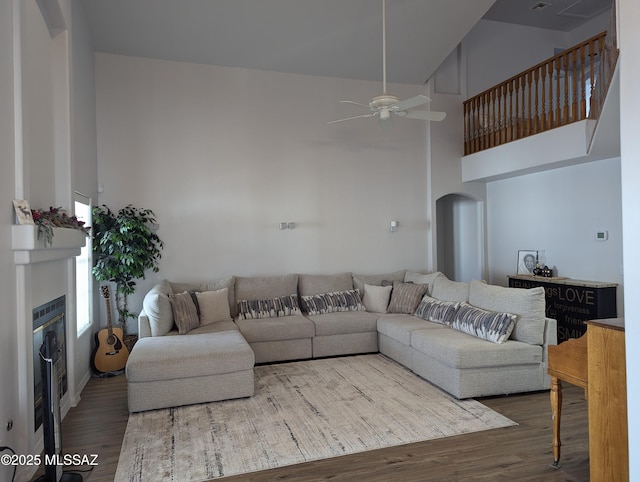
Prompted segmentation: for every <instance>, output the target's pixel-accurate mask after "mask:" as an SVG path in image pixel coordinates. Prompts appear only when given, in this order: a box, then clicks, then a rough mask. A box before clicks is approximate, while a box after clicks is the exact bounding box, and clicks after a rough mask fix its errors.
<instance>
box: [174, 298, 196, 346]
mask: <svg viewBox="0 0 640 482" xmlns="http://www.w3.org/2000/svg"><path fill="white" fill-rule="evenodd" d="M169 301H170V302H171V309H172V310H173V319H174V321H175V323H176V326H177V327H178V333H179V334H181V335H186V334H187V333H189V332H190V331H191V330H193V329H194V328H198V327H199V326H200V319H199V318H198V311H197V310H196V305H194V304H193V299H192V298H191V295H190V294H189V292H187V291H185V292H183V293H178V294H170V295H169Z"/></svg>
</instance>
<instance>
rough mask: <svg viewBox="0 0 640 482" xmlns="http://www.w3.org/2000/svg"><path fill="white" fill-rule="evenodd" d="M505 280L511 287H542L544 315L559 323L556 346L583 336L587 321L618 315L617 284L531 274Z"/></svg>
mask: <svg viewBox="0 0 640 482" xmlns="http://www.w3.org/2000/svg"><path fill="white" fill-rule="evenodd" d="M508 278H509V287H511V288H535V287H537V286H542V287H543V288H544V292H545V301H546V315H547V317H548V318H553V319H555V320H556V321H557V322H558V343H562V342H563V341H566V340H568V339H570V338H580V337H581V336H582V335H584V334H585V332H586V330H587V328H586V325H585V323H584V322H585V321H587V320H594V319H603V318H615V317H616V316H618V314H617V308H616V288H617V286H618V285H617V284H616V283H603V282H599V281H584V280H575V279H570V278H544V277H541V276H531V275H511V276H508Z"/></svg>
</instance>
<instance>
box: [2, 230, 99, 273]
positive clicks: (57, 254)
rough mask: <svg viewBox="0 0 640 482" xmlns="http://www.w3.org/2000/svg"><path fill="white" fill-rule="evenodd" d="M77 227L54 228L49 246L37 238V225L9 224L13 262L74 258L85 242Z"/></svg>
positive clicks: (29, 262) (38, 261) (28, 262)
mask: <svg viewBox="0 0 640 482" xmlns="http://www.w3.org/2000/svg"><path fill="white" fill-rule="evenodd" d="M86 238H87V237H86V235H85V234H84V233H83V232H82V231H80V230H79V229H71V228H54V230H53V239H52V243H51V246H47V247H46V248H45V246H44V240H43V239H38V226H36V225H34V224H15V225H13V226H11V243H12V247H13V254H14V261H15V264H33V263H41V262H44V261H54V260H59V259H67V258H74V257H76V256H78V255H79V254H80V250H81V249H82V247H83V246H84V245H85V243H86V242H87V239H86Z"/></svg>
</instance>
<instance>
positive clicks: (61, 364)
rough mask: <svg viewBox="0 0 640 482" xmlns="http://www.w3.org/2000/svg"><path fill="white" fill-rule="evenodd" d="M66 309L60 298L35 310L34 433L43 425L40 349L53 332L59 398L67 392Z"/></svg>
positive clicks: (63, 297) (61, 297)
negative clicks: (58, 355) (58, 352)
mask: <svg viewBox="0 0 640 482" xmlns="http://www.w3.org/2000/svg"><path fill="white" fill-rule="evenodd" d="M65 308H66V296H60V297H59V298H56V299H55V300H52V301H50V302H48V303H45V304H43V305H40V306H38V307H37V308H34V309H33V311H32V319H33V366H34V370H33V404H34V426H33V431H34V432H35V431H36V430H38V428H39V427H40V425H42V383H43V381H42V375H41V373H40V370H39V369H38V367H40V347H41V346H42V344H43V343H44V340H45V337H46V335H47V333H49V332H52V333H54V334H55V336H56V340H57V346H58V350H59V351H60V357H59V358H58V361H57V362H56V370H55V372H56V373H57V385H58V387H57V388H58V389H57V391H56V393H58V395H59V397H60V398H62V396H63V395H64V394H65V393H66V392H67V348H66V343H65V341H66V337H65Z"/></svg>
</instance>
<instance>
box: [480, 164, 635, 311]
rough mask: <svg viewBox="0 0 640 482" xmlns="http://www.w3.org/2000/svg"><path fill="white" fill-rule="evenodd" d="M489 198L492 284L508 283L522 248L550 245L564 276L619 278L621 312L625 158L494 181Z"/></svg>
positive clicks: (552, 263) (550, 253)
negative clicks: (603, 235)
mask: <svg viewBox="0 0 640 482" xmlns="http://www.w3.org/2000/svg"><path fill="white" fill-rule="evenodd" d="M487 199H488V206H487V218H488V219H487V232H488V237H489V266H490V268H491V273H490V280H491V282H492V283H495V284H500V285H505V286H506V285H507V281H508V280H507V275H510V274H515V272H516V266H517V263H516V259H517V254H518V250H520V249H533V250H545V251H546V257H547V264H548V265H549V266H550V267H552V266H555V267H556V268H557V274H558V275H559V276H567V277H569V278H573V279H584V280H594V281H606V282H613V283H619V284H620V285H621V286H620V287H619V288H618V312H619V315H620V316H622V298H623V292H622V282H623V277H622V212H621V198H620V159H609V160H603V161H596V162H590V163H586V164H581V165H576V166H571V167H563V168H559V169H554V170H551V171H546V172H542V173H537V174H530V175H527V176H520V177H516V178H513V179H506V180H501V181H495V182H490V183H488V184H487ZM599 230H606V231H608V232H609V239H608V240H607V241H596V240H595V239H594V237H595V233H596V232H597V231H599Z"/></svg>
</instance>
